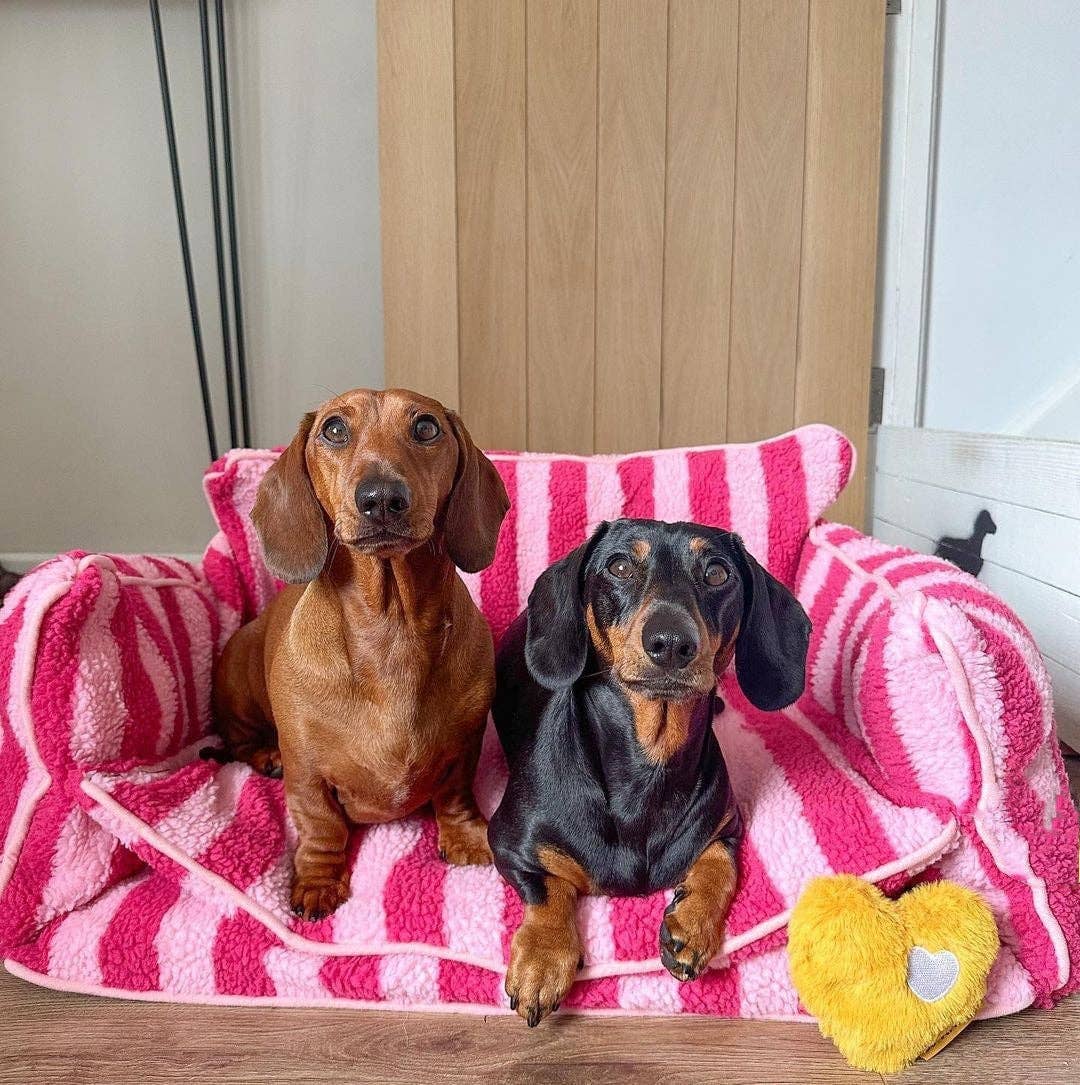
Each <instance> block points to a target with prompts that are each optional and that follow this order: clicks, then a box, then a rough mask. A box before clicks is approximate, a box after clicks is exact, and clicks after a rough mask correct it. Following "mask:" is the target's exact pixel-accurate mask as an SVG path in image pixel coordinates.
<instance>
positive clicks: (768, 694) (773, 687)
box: [735, 536, 810, 712]
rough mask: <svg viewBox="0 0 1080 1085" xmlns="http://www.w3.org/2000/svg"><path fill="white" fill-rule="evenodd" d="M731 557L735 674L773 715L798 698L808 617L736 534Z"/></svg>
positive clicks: (803, 681) (752, 700) (807, 639)
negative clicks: (734, 566)
mask: <svg viewBox="0 0 1080 1085" xmlns="http://www.w3.org/2000/svg"><path fill="white" fill-rule="evenodd" d="M735 553H736V557H737V559H738V561H739V564H740V566H741V568H740V572H741V573H742V578H743V617H742V625H741V626H740V627H739V639H738V640H737V641H736V644H735V673H736V675H737V676H738V679H739V685H740V686H741V687H742V691H743V693H745V694H746V696H747V697H748V698H749V700H750V703H751V704H753V705H754V706H755V707H757V708H760V709H762V711H765V712H775V711H777V710H778V709H781V708H786V707H787V706H788V705H789V704H792V703H793V702H794V701H797V700H798V699H799V697H800V696H802V691H803V686H804V685H805V684H806V651H807V648H808V646H809V644H810V619H809V618H808V617H807V616H806V611H804V610H803V608H802V605H801V604H800V603H799V601H798V599H796V598H795V596H794V595H792V594H791V592H790V591H788V589H787V588H785V587H784V585H783V584H781V583H780V581H779V580H777V579H776V577H774V576H772V574H770V573H767V572H766V571H765V570H764V569H763V568H762V567H761V566H760V565H759V564H758V563H757V561H756V560H755V559H754V558H753V557H752V556H751V555H750V554H749V553H748V552H747V549H746V547H745V546H743V543H742V540H741V539H740V538H739V537H738V536H735Z"/></svg>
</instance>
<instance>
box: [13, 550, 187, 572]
mask: <svg viewBox="0 0 1080 1085" xmlns="http://www.w3.org/2000/svg"><path fill="white" fill-rule="evenodd" d="M72 549H74V547H72ZM116 552H117V553H119V551H116ZM56 554H57V551H55V550H48V551H46V550H43V551H41V552H40V553H27V552H25V551H19V552H7V553H4V552H0V565H3V567H4V568H5V569H10V570H11V572H13V573H28V572H29V571H30V570H31V569H33V568H34V567H35V566H37V565H40V564H41V563H42V562H43V561H48V560H49V558H54V557H56ZM161 556H163V557H172V558H181V559H183V560H184V561H190V562H199V561H202V554H164V555H161Z"/></svg>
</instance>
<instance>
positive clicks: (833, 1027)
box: [788, 874, 999, 1074]
mask: <svg viewBox="0 0 1080 1085" xmlns="http://www.w3.org/2000/svg"><path fill="white" fill-rule="evenodd" d="M998 946H999V942H998V932H997V927H996V926H995V925H994V917H993V916H992V915H991V913H990V909H989V908H987V906H986V904H985V903H984V902H983V900H982V898H981V897H980V896H979V895H978V894H977V893H973V892H972V891H971V890H970V889H966V888H965V887H964V886H961V885H956V884H954V883H953V882H947V881H938V882H927V883H924V884H923V885H918V886H916V887H915V888H914V889H911V890H910V891H908V892H906V893H904V894H903V896H901V897H900V899H899V900H896V901H892V900H889V899H888V897H886V896H885V895H884V894H883V893H882V892H881V890H880V889H878V888H877V887H876V886H873V885H870V884H869V882H865V881H863V880H862V879H861V878H855V877H852V876H851V875H850V874H839V875H836V876H835V877H832V878H815V879H814V880H813V881H812V882H811V883H810V884H809V885H808V886H807V887H806V889H805V891H804V892H803V895H802V896H801V897H800V898H799V901H798V903H797V904H796V905H795V908H794V911H793V912H792V914H791V923H790V924H789V930H788V957H789V959H790V961H791V976H792V979H793V980H794V981H795V986H796V988H797V989H798V991H799V997H800V998H801V999H802V1002H803V1004H804V1005H805V1006H806V1007H807V1009H808V1010H809V1011H810V1012H811V1013H813V1014H814V1015H815V1016H816V1017H817V1020H818V1026H819V1027H820V1029H821V1032H822V1035H824V1036H827V1037H829V1038H831V1039H832V1040H834V1041H835V1043H836V1046H837V1047H838V1048H840V1050H841V1051H842V1052H843V1054H844V1057H845V1058H846V1059H847V1060H848V1062H850V1063H851V1065H852V1066H856V1067H858V1068H859V1069H860V1070H870V1071H873V1072H875V1073H881V1074H895V1073H897V1072H899V1071H900V1070H902V1069H903V1068H904V1067H905V1066H907V1065H908V1064H909V1063H911V1062H914V1060H915V1059H916V1058H918V1057H919V1055H921V1054H922V1053H923V1052H924V1051H927V1050H928V1049H929V1048H930V1047H932V1046H933V1045H934V1044H935V1043H937V1042H938V1041H940V1040H941V1039H942V1038H943V1037H947V1036H949V1035H950V1034H951V1033H952V1032H953V1031H954V1030H955V1029H956V1028H958V1027H959V1026H963V1025H966V1024H967V1022H969V1021H970V1020H971V1019H972V1018H973V1017H974V1016H975V1014H976V1012H977V1011H978V1009H979V1007H980V1006H981V1005H982V1002H983V999H984V998H985V996H986V981H987V977H988V976H989V975H990V969H991V967H992V966H993V963H994V960H995V958H996V957H997V953H998Z"/></svg>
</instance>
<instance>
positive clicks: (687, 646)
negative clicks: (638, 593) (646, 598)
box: [641, 607, 698, 670]
mask: <svg viewBox="0 0 1080 1085" xmlns="http://www.w3.org/2000/svg"><path fill="white" fill-rule="evenodd" d="M641 643H642V645H643V646H644V648H645V654H646V655H647V656H648V657H649V658H650V659H651V660H652V661H653V662H654V663H655V664H656V665H657V666H658V667H663V668H664V669H665V670H682V669H683V667H686V666H688V665H689V664H691V663H693V661H694V659H695V658H696V657H697V653H698V637H697V628H696V626H695V625H694V623H693V622H692V621H691V620H690V616H689V615H688V614H685V613H684V612H683V611H681V610H676V609H674V608H669V607H664V608H662V609H661V608H657V609H656V610H655V611H653V613H652V615H651V616H650V617H649V619H648V621H646V623H645V628H644V629H642V631H641Z"/></svg>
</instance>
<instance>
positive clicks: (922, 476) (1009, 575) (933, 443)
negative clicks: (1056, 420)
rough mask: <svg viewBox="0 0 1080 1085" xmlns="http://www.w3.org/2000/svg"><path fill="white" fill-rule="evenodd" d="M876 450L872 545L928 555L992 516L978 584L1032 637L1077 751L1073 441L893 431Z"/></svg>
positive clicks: (1078, 593)
mask: <svg viewBox="0 0 1080 1085" xmlns="http://www.w3.org/2000/svg"><path fill="white" fill-rule="evenodd" d="M875 444H876V448H875V452H876V463H875V474H874V488H873V533H874V534H875V535H877V536H878V537H879V538H881V539H883V540H885V541H886V542H892V543H897V544H899V545H903V546H908V547H910V548H911V549H912V550H917V551H920V552H922V553H932V552H933V549H934V547H935V545H936V543H937V540H938V539H940V538H941V537H942V536H943V535H949V536H953V537H958V538H964V537H967V536H968V535H970V534H971V530H972V525H973V524H974V521H975V517H976V515H977V514H978V512H979V510H980V509H987V510H988V511H989V512H990V515H991V516H992V517H993V518H994V521H995V522H996V524H997V533H996V534H994V535H990V536H988V537H987V538H986V540H985V542H984V544H983V548H982V555H983V559H984V565H983V569H982V572H981V574H980V576H979V579H980V580H981V581H982V582H983V583H984V584H986V585H987V586H988V587H989V588H991V589H993V590H994V591H995V592H997V593H998V594H999V595H1000V596H1001V597H1002V598H1003V599H1005V600H1006V601H1007V602H1008V603H1009V605H1010V606H1012V607H1013V608H1014V609H1015V610H1016V612H1017V614H1019V615H1020V617H1021V618H1022V619H1023V620H1024V622H1025V624H1026V625H1027V626H1028V628H1029V629H1030V630H1031V632H1032V635H1033V636H1034V637H1035V640H1036V643H1037V644H1038V645H1039V648H1040V650H1041V651H1042V653H1043V657H1044V659H1045V660H1046V666H1047V670H1048V671H1049V673H1050V676H1051V679H1052V681H1053V683H1054V701H1055V710H1056V715H1057V719H1058V727H1059V730H1060V733H1061V737H1062V738H1063V739H1064V741H1066V742H1067V743H1068V744H1069V745H1070V746H1072V747H1073V748H1074V749H1080V444H1071V443H1067V442H1058V441H1035V440H1031V439H1028V438H1017V437H996V436H984V435H981V434H966V433H952V432H945V431H936V430H920V429H905V428H898V427H891V426H883V427H881V428H880V429H879V430H878V433H877V440H876V442H875Z"/></svg>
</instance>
